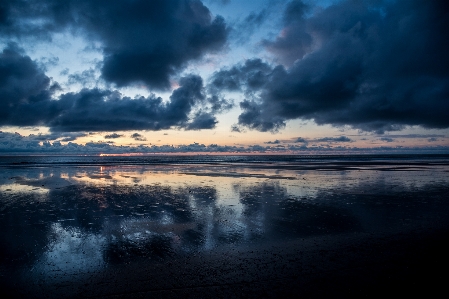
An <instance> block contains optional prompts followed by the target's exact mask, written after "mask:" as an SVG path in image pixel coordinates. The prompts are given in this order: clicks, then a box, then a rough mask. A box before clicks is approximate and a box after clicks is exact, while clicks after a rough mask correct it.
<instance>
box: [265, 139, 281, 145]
mask: <svg viewBox="0 0 449 299" xmlns="http://www.w3.org/2000/svg"><path fill="white" fill-rule="evenodd" d="M265 143H266V144H279V143H281V142H280V141H279V140H277V139H276V140H275V141H267V142H265Z"/></svg>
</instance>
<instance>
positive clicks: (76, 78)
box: [68, 68, 97, 86]
mask: <svg viewBox="0 0 449 299" xmlns="http://www.w3.org/2000/svg"><path fill="white" fill-rule="evenodd" d="M96 81H97V77H96V75H95V70H94V69H92V68H90V69H88V70H85V71H82V72H80V73H75V74H70V75H69V76H68V83H69V84H76V83H78V84H81V85H82V86H88V85H91V84H93V83H95V82H96Z"/></svg>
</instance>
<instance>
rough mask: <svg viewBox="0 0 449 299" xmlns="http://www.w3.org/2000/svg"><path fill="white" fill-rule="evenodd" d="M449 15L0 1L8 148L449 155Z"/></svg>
mask: <svg viewBox="0 0 449 299" xmlns="http://www.w3.org/2000/svg"><path fill="white" fill-rule="evenodd" d="M447 28H449V4H447V1H439V0H434V1H424V0H422V1H421V0H419V1H408V0H403V1H394V0H360V1H357V0H334V1H332V0H322V1H318V0H317V1H312V0H303V1H299V0H293V1H280V0H253V1H237V0H203V1H200V0H151V1H150V0H126V1H125V0H107V1H106V0H65V1H58V0H28V1H27V0H0V152H67V153H68V152H74V153H78V152H79V153H84V152H104V153H130V152H133V153H173V152H176V153H180V152H186V153H191V152H207V153H212V152H218V153H232V152H233V153H255V152H258V153H259V152H260V153H317V152H325V153H337V152H357V153H361V152H439V153H449V55H447V53H449V36H448V33H447Z"/></svg>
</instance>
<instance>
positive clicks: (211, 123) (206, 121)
mask: <svg viewBox="0 0 449 299" xmlns="http://www.w3.org/2000/svg"><path fill="white" fill-rule="evenodd" d="M217 123H218V121H217V119H216V118H215V116H213V115H212V114H210V113H206V112H202V111H199V112H198V113H197V114H196V115H195V117H194V118H193V120H192V121H191V122H190V123H189V124H188V125H187V127H186V129H187V130H201V129H213V128H215V125H216V124H217Z"/></svg>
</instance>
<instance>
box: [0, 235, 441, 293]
mask: <svg viewBox="0 0 449 299" xmlns="http://www.w3.org/2000/svg"><path fill="white" fill-rule="evenodd" d="M448 244H449V231H448V230H447V228H442V229H433V230H432V231H427V230H425V229H424V230H420V231H415V232H413V233H412V232H410V233H407V234H402V233H400V234H393V235H386V236H383V235H368V234H363V233H361V234H359V233H354V234H347V235H346V234H344V235H336V236H327V237H321V238H309V239H305V240H296V241H291V242H286V243H281V244H269V245H263V246H257V247H246V248H234V249H233V248H230V249H228V250H223V251H221V252H214V253H213V254H192V255H191V256H186V257H178V258H174V259H171V260H169V261H159V262H149V261H147V262H145V261H139V262H135V263H131V264H126V265H116V266H114V267H111V268H109V269H107V270H105V271H99V272H92V273H89V274H84V275H79V276H77V277H76V279H73V277H72V281H71V282H61V283H56V284H48V285H46V284H45V282H43V283H42V284H41V285H23V284H22V283H20V282H18V281H10V280H9V279H8V277H4V278H3V279H5V280H3V283H2V284H3V285H2V293H3V295H5V294H6V295H9V296H11V297H29V298H34V297H39V298H47V297H50V298H62V297H67V298H70V297H72V298H75V297H80V296H81V297H85V298H235V297H239V298H260V297H271V298H274V297H298V296H299V297H300V298H344V297H346V296H349V295H352V296H358V297H362V298H375V297H378V296H382V297H383V296H401V297H403V296H416V295H419V296H425V297H429V298H433V297H439V296H440V295H441V294H444V291H445V290H446V284H447V278H448V274H447V269H448V266H449V264H448V256H447V253H448V249H449V246H448ZM14 284H15V285H14ZM441 292H442V293H441Z"/></svg>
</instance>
